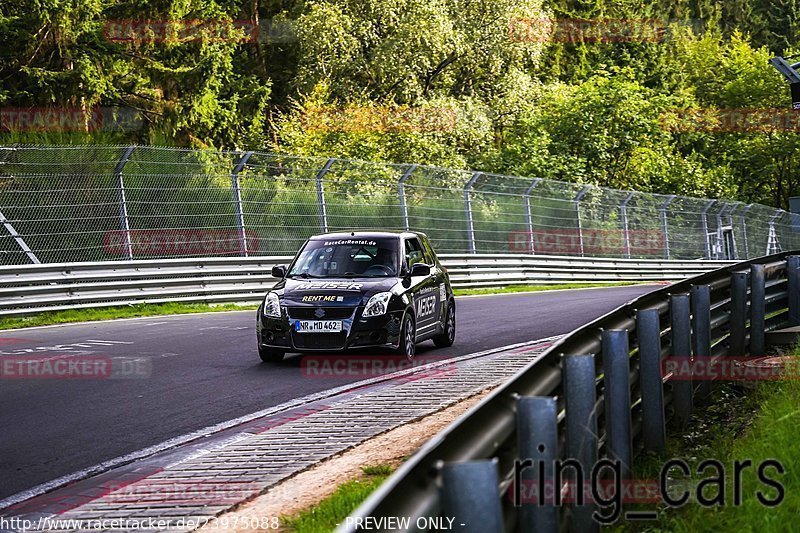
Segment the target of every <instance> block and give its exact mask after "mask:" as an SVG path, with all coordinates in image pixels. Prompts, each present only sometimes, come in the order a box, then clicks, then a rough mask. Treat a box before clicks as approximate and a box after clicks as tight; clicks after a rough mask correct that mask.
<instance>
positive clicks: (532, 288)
mask: <svg viewBox="0 0 800 533" xmlns="http://www.w3.org/2000/svg"><path fill="white" fill-rule="evenodd" d="M646 283H652V282H650V281H647V282H643V281H610V282H607V283H559V284H555V285H510V286H508V287H483V288H478V289H453V292H454V293H455V295H456V296H475V295H482V294H509V293H514V292H541V291H557V290H564V289H594V288H600V287H624V286H628V285H642V284H646Z"/></svg>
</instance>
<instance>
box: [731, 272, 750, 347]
mask: <svg viewBox="0 0 800 533" xmlns="http://www.w3.org/2000/svg"><path fill="white" fill-rule="evenodd" d="M747 274H748V273H747V272H734V273H733V274H731V323H730V338H729V345H728V350H729V352H730V354H729V355H730V356H731V357H742V356H743V355H744V354H745V353H747V278H748V276H747Z"/></svg>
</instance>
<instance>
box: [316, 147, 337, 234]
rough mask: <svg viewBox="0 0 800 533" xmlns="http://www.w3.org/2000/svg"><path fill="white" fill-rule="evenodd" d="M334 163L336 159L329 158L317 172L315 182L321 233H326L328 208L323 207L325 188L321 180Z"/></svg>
mask: <svg viewBox="0 0 800 533" xmlns="http://www.w3.org/2000/svg"><path fill="white" fill-rule="evenodd" d="M335 162H336V158H333V157H331V158H330V159H328V160H327V161H326V162H325V166H324V167H322V169H320V171H319V172H317V177H316V178H315V181H316V182H317V208H318V210H319V229H320V231H321V232H322V233H328V208H327V206H326V205H325V186H324V183H323V181H322V178H324V177H325V174H327V173H328V171H329V170H330V169H331V166H333V164H334V163H335Z"/></svg>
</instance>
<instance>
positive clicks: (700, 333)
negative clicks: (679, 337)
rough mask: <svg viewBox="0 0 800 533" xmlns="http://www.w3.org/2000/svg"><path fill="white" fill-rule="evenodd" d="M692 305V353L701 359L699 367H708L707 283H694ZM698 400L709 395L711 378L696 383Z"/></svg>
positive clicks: (709, 318)
mask: <svg viewBox="0 0 800 533" xmlns="http://www.w3.org/2000/svg"><path fill="white" fill-rule="evenodd" d="M691 305H692V353H693V354H694V357H695V358H696V359H703V360H704V363H705V364H704V365H702V366H701V368H708V362H709V358H710V357H711V289H710V287H709V286H708V285H695V286H693V287H692V291H691ZM696 394H697V398H698V400H706V399H707V398H708V397H709V396H711V380H709V379H708V376H705V377H704V378H703V379H702V380H700V383H699V384H698V385H697V391H696Z"/></svg>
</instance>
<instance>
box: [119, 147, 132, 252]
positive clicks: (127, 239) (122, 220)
mask: <svg viewBox="0 0 800 533" xmlns="http://www.w3.org/2000/svg"><path fill="white" fill-rule="evenodd" d="M135 149H136V146H128V147H127V148H125V151H124V152H122V157H120V158H119V161H117V166H115V167H114V178H116V180H117V191H118V194H119V226H120V229H121V230H122V238H123V239H124V241H123V243H124V245H125V256H126V257H127V258H128V259H133V246H132V245H131V225H130V221H129V220H128V200H127V199H126V198H125V178H123V177H122V170H123V169H124V168H125V165H126V164H128V161H130V159H131V155H132V154H133V151H134V150H135Z"/></svg>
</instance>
